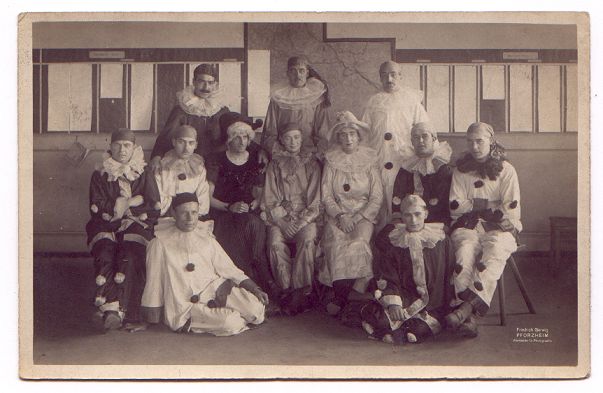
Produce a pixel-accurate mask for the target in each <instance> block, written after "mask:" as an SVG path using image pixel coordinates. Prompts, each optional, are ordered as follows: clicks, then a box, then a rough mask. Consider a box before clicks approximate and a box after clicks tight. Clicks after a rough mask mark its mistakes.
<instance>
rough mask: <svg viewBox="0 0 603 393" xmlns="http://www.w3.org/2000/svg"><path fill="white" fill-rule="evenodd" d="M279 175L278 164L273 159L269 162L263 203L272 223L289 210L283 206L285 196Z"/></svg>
mask: <svg viewBox="0 0 603 393" xmlns="http://www.w3.org/2000/svg"><path fill="white" fill-rule="evenodd" d="M277 176H279V174H278V173H277V165H276V163H275V162H274V161H272V162H270V163H269V164H268V169H266V184H265V185H264V190H263V193H262V205H263V207H264V210H265V211H266V214H268V220H269V222H272V223H274V222H276V221H277V220H279V219H281V218H283V217H285V216H286V215H287V211H286V210H285V208H284V207H283V206H282V202H283V198H284V196H283V193H282V190H281V189H280V187H279V186H278V179H277Z"/></svg>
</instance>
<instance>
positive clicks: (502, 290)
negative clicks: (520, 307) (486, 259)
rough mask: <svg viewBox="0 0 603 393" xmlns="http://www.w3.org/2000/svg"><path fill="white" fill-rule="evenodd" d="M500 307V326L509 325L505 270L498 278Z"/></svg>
mask: <svg viewBox="0 0 603 393" xmlns="http://www.w3.org/2000/svg"><path fill="white" fill-rule="evenodd" d="M498 308H499V309H500V310H499V311H500V326H506V325H507V314H506V310H505V272H504V271H503V274H501V275H500V278H499V279H498Z"/></svg>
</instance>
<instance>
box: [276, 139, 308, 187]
mask: <svg viewBox="0 0 603 393" xmlns="http://www.w3.org/2000/svg"><path fill="white" fill-rule="evenodd" d="M275 146H278V144H275ZM272 157H273V158H272V160H273V161H274V163H275V165H276V166H277V167H278V168H279V169H280V171H281V173H282V174H283V177H284V178H285V181H286V182H289V183H292V182H294V181H295V177H296V176H295V174H296V173H297V170H298V169H299V168H300V167H301V166H302V165H306V163H308V161H310V159H311V158H312V153H311V152H310V151H307V150H304V149H303V148H302V150H301V151H300V152H299V153H296V154H292V153H289V152H288V151H286V150H285V149H283V148H282V147H281V148H280V149H277V150H275V151H274V153H273V156H272Z"/></svg>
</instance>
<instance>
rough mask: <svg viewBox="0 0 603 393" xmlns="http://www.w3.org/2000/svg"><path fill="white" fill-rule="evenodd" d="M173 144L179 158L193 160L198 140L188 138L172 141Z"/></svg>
mask: <svg viewBox="0 0 603 393" xmlns="http://www.w3.org/2000/svg"><path fill="white" fill-rule="evenodd" d="M172 144H173V145H174V150H175V151H176V155H177V156H178V158H181V159H183V160H188V159H189V158H191V156H192V155H193V153H194V152H195V149H196V148H197V140H196V139H195V138H190V137H186V136H184V137H178V138H174V139H172Z"/></svg>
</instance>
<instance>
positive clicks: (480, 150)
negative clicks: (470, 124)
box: [467, 129, 492, 162]
mask: <svg viewBox="0 0 603 393" xmlns="http://www.w3.org/2000/svg"><path fill="white" fill-rule="evenodd" d="M491 141H492V140H491V137H490V133H488V132H487V131H484V130H481V129H477V130H475V131H473V132H469V133H467V147H468V149H469V153H471V155H472V156H473V158H475V159H476V160H477V161H480V162H483V161H486V160H487V159H488V155H489V153H490V143H491Z"/></svg>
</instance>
